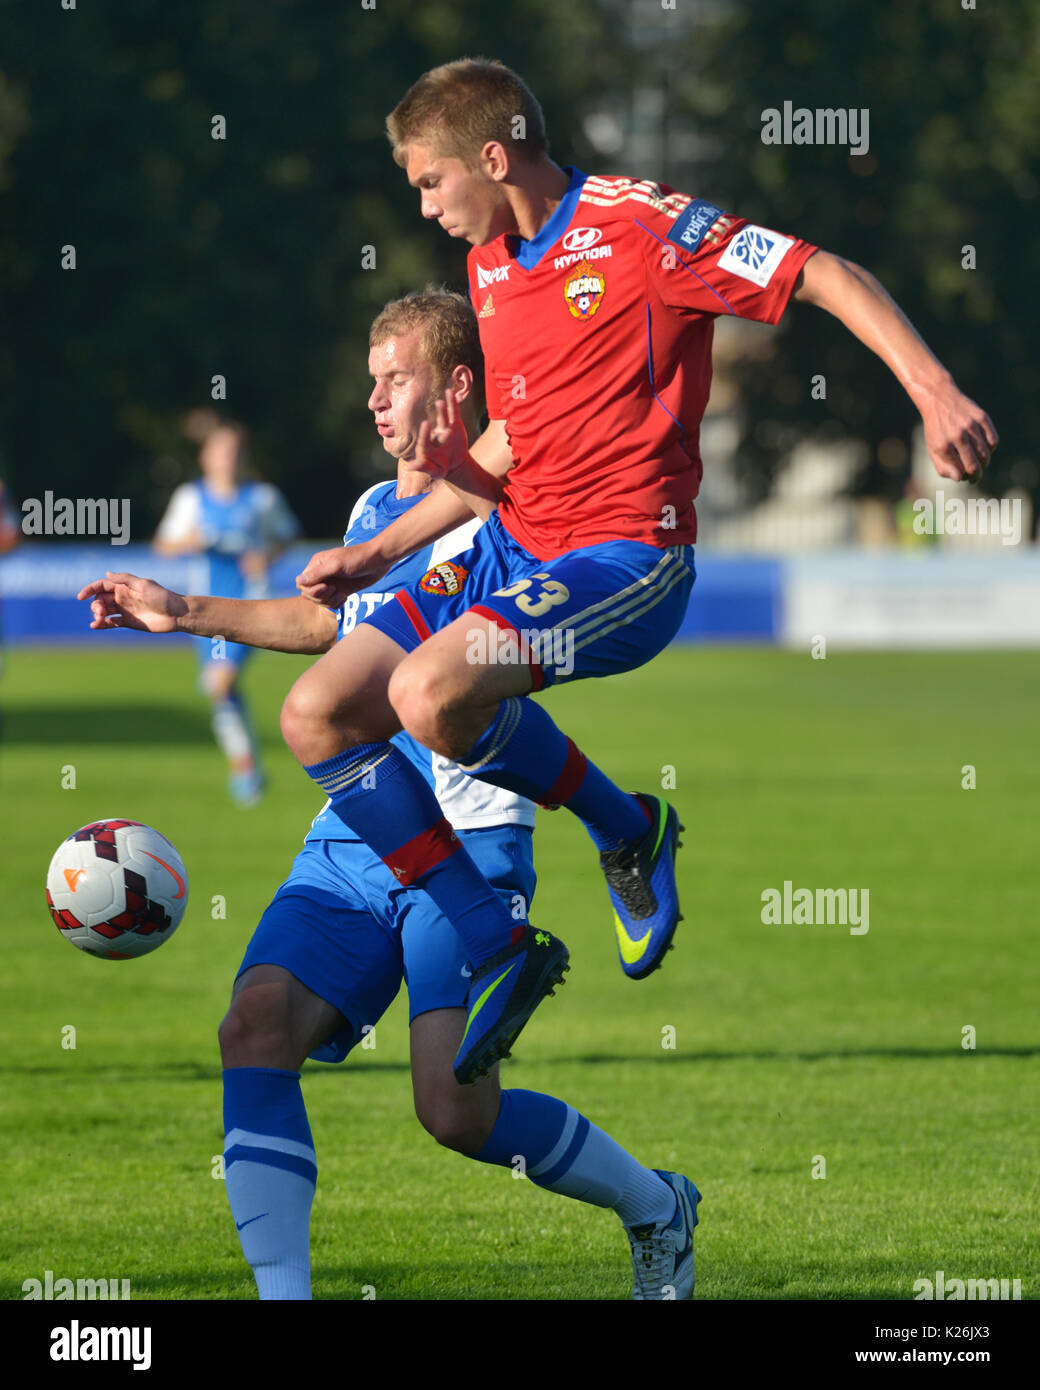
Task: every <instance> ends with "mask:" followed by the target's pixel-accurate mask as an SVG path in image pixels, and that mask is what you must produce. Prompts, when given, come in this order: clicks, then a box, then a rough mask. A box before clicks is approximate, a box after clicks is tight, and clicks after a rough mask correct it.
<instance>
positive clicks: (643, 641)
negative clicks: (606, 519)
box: [364, 512, 696, 690]
mask: <svg viewBox="0 0 1040 1390" xmlns="http://www.w3.org/2000/svg"><path fill="white" fill-rule="evenodd" d="M695 578H696V573H695V571H694V567H693V547H692V546H689V545H676V546H671V547H669V548H668V549H666V550H662V549H659V548H658V547H657V546H654V545H646V544H644V543H643V542H641V541H604V542H602V543H601V544H599V545H590V546H586V547H585V548H584V549H582V550H571V551H568V552H567V553H566V554H565V555H561V556H559V557H558V558H557V559H555V560H539V559H538V558H537V557H536V556H534V555H532V554H531V552H530V551H529V550H525V549H524V547H523V546H522V545H520V544H519V543H518V542H517V541H515V540H514V539H513V537H512V536H511V535H510V534H509V532H508V531H507V530H506V529H505V527H504V526H503V525H502V523H501V522H500V521H499V519H498V514H497V512H493V513H492V515H491V516H490V518H489V519H488V520H487V522H485V524H484V525H483V526H482V527H481V528H480V530H479V531H478V532H477V534H476V536H475V537H474V543H473V547H472V549H470V550H467V551H465V552H464V553H463V554H462V555H459V556H457V557H456V558H455V559H453V560H446V561H444V562H443V563H441V564H438V565H434V566H433V568H432V569H429V570H427V572H426V573H425V574H424V575H423V576H422V578H421V579H420V580H419V581H418V582H417V583H415V584H411V585H409V586H408V587H407V588H405V589H401V590H400V591H399V592H398V594H397V596H396V601H395V602H392V603H387V604H384V605H383V606H382V607H381V608H377V609H376V610H375V612H373V613H371V614H370V615H369V616H368V617H367V618H365V619H364V621H365V622H367V623H371V624H372V625H373V626H374V627H376V628H378V629H379V630H380V631H381V632H385V633H386V634H387V636H388V637H392V638H393V640H394V641H395V642H396V643H397V644H398V646H400V647H403V648H404V650H405V651H406V652H411V651H414V650H415V648H416V647H418V646H419V644H420V643H421V642H425V641H426V639H427V638H428V637H430V636H431V635H432V634H433V633H434V632H437V631H439V630H440V629H441V628H444V627H447V626H448V625H449V624H450V623H453V622H454V621H455V620H456V618H461V617H462V616H463V614H465V613H469V612H472V613H474V614H477V615H479V616H480V617H482V618H488V619H490V620H491V622H493V623H494V624H495V631H496V633H497V638H496V640H495V641H494V642H493V643H489V642H488V638H487V633H486V630H485V629H484V628H483V627H481V628H479V629H478V628H474V630H473V633H472V634H471V640H470V649H471V650H470V649H467V660H471V661H473V662H474V663H477V664H484V663H490V662H495V661H500V662H503V663H509V664H513V663H516V662H517V661H522V662H523V663H524V664H526V665H527V666H528V667H529V668H530V671H531V679H532V689H533V690H541V689H542V688H543V687H544V686H549V685H554V684H558V683H560V682H563V681H571V680H581V679H583V678H584V677H587V676H609V675H613V674H615V673H616V672H620V671H631V670H633V669H634V668H635V667H636V666H642V665H643V664H644V662H647V661H649V660H650V659H651V658H652V657H655V656H656V655H657V653H658V652H659V651H661V650H663V648H665V647H666V646H667V645H668V643H669V642H670V641H671V640H672V638H673V637H674V636H675V634H676V632H677V631H678V629H679V625H680V623H681V622H682V620H683V617H684V616H685V613H686V607H687V604H688V602H689V598H690V590H691V589H692V588H693V582H694V579H695ZM492 645H493V646H494V647H495V650H494V651H491V650H488V651H485V650H484V648H485V646H489V647H490V646H492Z"/></svg>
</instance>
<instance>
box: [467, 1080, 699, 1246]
mask: <svg viewBox="0 0 1040 1390" xmlns="http://www.w3.org/2000/svg"><path fill="white" fill-rule="evenodd" d="M473 1157H474V1158H475V1159H477V1160H478V1162H480V1163H494V1164H498V1165H499V1166H500V1167H503V1168H512V1169H513V1171H514V1172H522V1173H525V1174H526V1175H527V1177H529V1178H530V1179H531V1181H532V1182H533V1183H535V1184H536V1185H537V1186H538V1187H544V1188H546V1189H548V1191H550V1192H559V1193H561V1194H562V1195H563V1196H565V1197H574V1198H575V1199H576V1200H577V1201H579V1202H588V1203H590V1205H592V1206H594V1207H609V1208H610V1209H611V1210H612V1211H615V1212H617V1214H618V1216H619V1217H620V1218H621V1220H622V1221H623V1222H624V1224H625V1225H626V1226H630V1225H634V1224H637V1223H643V1222H655V1223H656V1222H660V1221H670V1220H671V1219H672V1217H673V1216H674V1214H675V1194H674V1192H673V1191H672V1190H671V1188H670V1187H669V1186H668V1184H667V1183H666V1182H665V1181H664V1180H663V1179H662V1178H661V1177H660V1176H659V1175H658V1174H657V1173H656V1172H654V1170H653V1169H652V1168H644V1167H643V1165H642V1164H641V1163H637V1162H636V1160H635V1159H634V1158H633V1157H632V1155H631V1154H629V1153H626V1152H625V1150H624V1149H623V1148H622V1147H621V1145H620V1144H618V1143H616V1142H615V1140H613V1139H611V1137H610V1135H609V1134H606V1133H604V1131H603V1130H601V1129H599V1128H598V1127H597V1126H596V1125H594V1124H592V1123H591V1121H589V1120H587V1119H586V1118H585V1116H584V1115H581V1114H579V1113H578V1111H577V1110H575V1109H574V1108H573V1106H570V1105H566V1104H565V1103H564V1102H563V1101H562V1100H556V1099H555V1097H553V1096H546V1095H542V1094H541V1093H540V1092H538V1091H518V1090H509V1091H503V1092H502V1105H501V1109H500V1110H499V1112H498V1119H497V1120H496V1121H495V1127H494V1129H493V1130H492V1131H491V1134H490V1136H489V1137H488V1140H487V1142H486V1143H485V1144H484V1147H483V1148H482V1149H480V1150H479V1151H478V1152H477V1153H475V1154H474V1155H473Z"/></svg>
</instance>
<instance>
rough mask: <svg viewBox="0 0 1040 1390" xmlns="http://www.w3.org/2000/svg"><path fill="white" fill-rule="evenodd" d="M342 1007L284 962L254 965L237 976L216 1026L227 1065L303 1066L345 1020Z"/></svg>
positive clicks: (343, 1024) (221, 1055) (293, 1069)
mask: <svg viewBox="0 0 1040 1390" xmlns="http://www.w3.org/2000/svg"><path fill="white" fill-rule="evenodd" d="M346 1022H347V1020H346V1019H345V1018H344V1017H343V1015H342V1014H341V1013H340V1011H339V1010H338V1009H334V1008H333V1007H332V1005H331V1004H329V1003H327V1002H326V1000H324V999H322V998H320V997H319V996H318V995H317V994H315V993H314V992H313V991H312V990H309V989H308V988H307V986H306V985H304V984H301V982H300V981H299V980H298V979H297V978H296V976H295V975H292V974H290V972H289V971H288V970H285V969H283V967H282V966H280V965H253V966H250V968H249V969H248V970H244V971H243V972H242V974H241V975H239V977H238V979H237V980H236V981H235V987H234V990H233V991H232V994H231V1004H230V1007H229V1008H228V1011H227V1013H226V1014H225V1015H224V1019H223V1022H222V1023H221V1025H220V1028H219V1030H218V1034H217V1036H218V1038H219V1040H220V1059H221V1061H222V1063H223V1064H224V1066H225V1067H279V1068H281V1069H282V1070H284V1071H299V1069H300V1067H301V1066H302V1065H303V1063H304V1059H305V1058H306V1057H307V1056H308V1055H309V1053H311V1052H313V1050H314V1049H315V1048H316V1047H317V1046H318V1044H319V1043H321V1042H324V1041H325V1039H326V1038H327V1037H328V1036H329V1035H330V1034H331V1033H335V1032H337V1031H338V1030H339V1029H340V1028H343V1027H344V1026H345V1025H346Z"/></svg>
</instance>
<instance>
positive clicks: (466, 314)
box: [368, 285, 484, 415]
mask: <svg viewBox="0 0 1040 1390" xmlns="http://www.w3.org/2000/svg"><path fill="white" fill-rule="evenodd" d="M415 330H418V331H419V332H420V334H421V335H422V336H421V338H420V340H419V341H420V344H421V347H422V354H423V357H424V358H425V359H426V361H427V362H429V364H430V366H431V367H432V368H433V395H435V396H439V395H440V394H441V392H442V391H443V390H444V388H445V386H446V385H447V383H448V378H449V377H450V376H451V374H452V372H453V371H454V370H455V368H456V367H458V366H464V367H468V368H469V369H470V371H471V372H472V373H473V403H474V406H475V408H476V412H477V414H478V415H479V414H480V412H481V410H482V409H483V405H484V355H483V353H482V352H481V350H480V335H479V333H478V332H477V316H476V314H475V313H474V312H473V306H472V304H470V302H469V300H468V299H467V298H466V297H465V295H461V294H456V293H455V292H454V290H445V289H437V288H436V286H433V285H427V287H426V289H424V290H416V291H414V292H413V293H412V294H406V295H403V296H402V297H401V298H400V299H391V300H390V302H389V303H388V304H384V305H383V307H382V309H380V311H379V313H378V314H377V315H376V316H375V318H374V319H373V320H372V327H371V328H370V329H369V330H368V345H369V347H370V348H374V347H378V346H379V345H380V344H381V343H385V342H386V340H387V339H388V338H396V337H398V336H400V335H401V334H403V333H412V332H414V331H415Z"/></svg>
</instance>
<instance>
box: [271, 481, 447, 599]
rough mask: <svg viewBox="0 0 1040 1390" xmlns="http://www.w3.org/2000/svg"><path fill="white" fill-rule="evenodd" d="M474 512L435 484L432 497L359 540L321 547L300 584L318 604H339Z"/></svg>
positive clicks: (300, 589) (297, 577) (297, 582)
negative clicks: (383, 529) (381, 528)
mask: <svg viewBox="0 0 1040 1390" xmlns="http://www.w3.org/2000/svg"><path fill="white" fill-rule="evenodd" d="M472 520H473V513H472V511H470V509H469V507H467V505H466V504H465V502H463V501H462V500H461V499H460V498H458V497H456V496H455V494H454V493H453V492H452V490H451V488H448V487H444V486H443V484H440V483H438V484H436V485H435V486H434V488H433V491H432V492H431V493H430V495H429V496H428V497H425V498H424V499H423V500H422V501H421V502H420V503H419V505H418V506H416V507H412V508H411V509H410V510H409V511H407V512H405V514H404V516H399V517H398V518H397V520H396V521H392V522H391V523H390V525H389V526H388V527H387V528H386V530H385V531H380V532H379V534H378V536H373V537H372V539H371V540H370V541H362V542H360V543H359V544H358V545H339V546H334V547H333V548H332V549H331V550H319V551H318V552H317V554H315V555H312V556H311V558H310V559H309V560H308V562H307V566H306V568H305V569H303V570H302V571H301V572H300V573H299V574H298V575H297V576H296V587H297V588H298V589H299V591H300V593H301V594H303V595H304V597H305V598H308V599H310V600H311V601H312V602H313V603H316V604H326V605H327V606H328V607H330V608H339V607H340V605H341V604H342V603H343V602H344V600H345V599H346V598H347V597H348V596H349V595H350V594H356V593H357V592H358V591H359V590H361V589H367V588H370V587H371V586H372V585H373V584H375V583H376V581H377V580H379V579H381V578H382V577H383V575H384V574H386V572H387V570H388V569H391V568H392V567H393V566H394V565H395V564H396V563H397V561H398V560H401V559H403V558H404V557H405V556H406V555H411V554H413V553H414V552H415V551H416V550H421V549H422V548H423V546H427V545H430V544H431V543H432V542H433V541H436V540H439V539H440V538H441V536H446V535H447V534H448V532H449V531H454V530H455V527H456V526H461V525H462V523H463V522H464V521H472Z"/></svg>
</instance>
